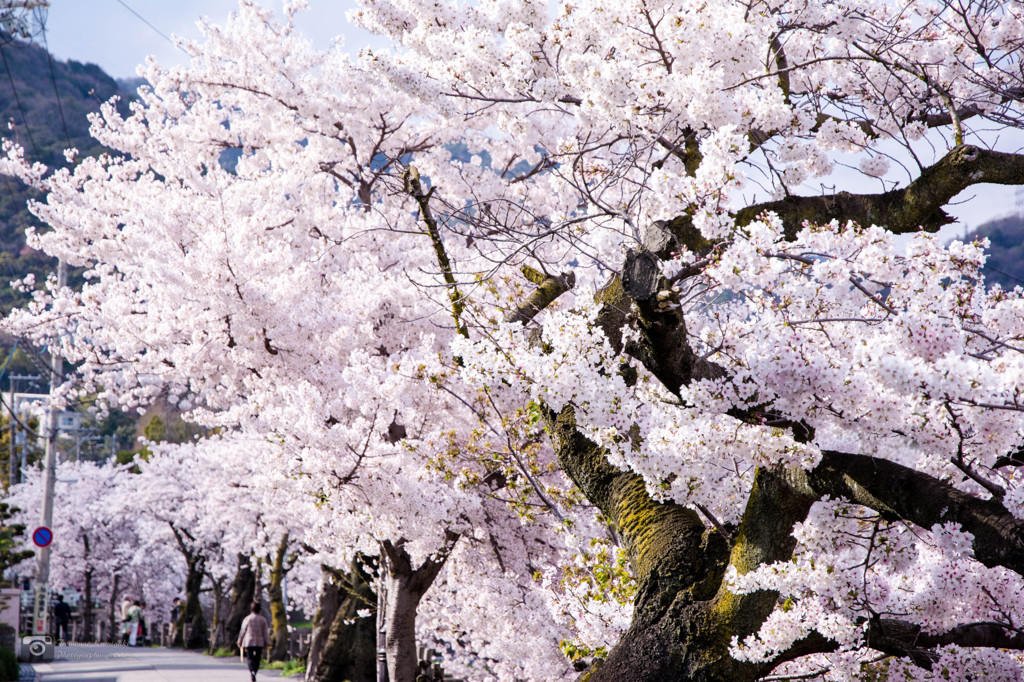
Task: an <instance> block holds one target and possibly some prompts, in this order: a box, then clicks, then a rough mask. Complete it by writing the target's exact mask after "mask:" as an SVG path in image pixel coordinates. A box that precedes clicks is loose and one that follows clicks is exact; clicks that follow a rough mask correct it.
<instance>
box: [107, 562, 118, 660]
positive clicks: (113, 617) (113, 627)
mask: <svg viewBox="0 0 1024 682" xmlns="http://www.w3.org/2000/svg"><path fill="white" fill-rule="evenodd" d="M120 595H121V574H120V573H115V574H114V584H113V586H112V587H111V588H110V611H109V612H108V615H109V618H110V631H109V632H108V633H107V640H108V641H110V642H111V643H114V642H116V641H117V636H118V635H117V632H118V630H117V598H118V597H119V596H120Z"/></svg>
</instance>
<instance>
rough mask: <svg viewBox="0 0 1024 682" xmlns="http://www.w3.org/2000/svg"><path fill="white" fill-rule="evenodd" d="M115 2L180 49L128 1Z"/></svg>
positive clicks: (118, 0)
mask: <svg viewBox="0 0 1024 682" xmlns="http://www.w3.org/2000/svg"><path fill="white" fill-rule="evenodd" d="M117 2H118V4H120V5H121V6H122V7H124V8H125V9H126V10H128V11H129V12H131V13H132V14H134V15H135V16H136V17H138V19H139V21H141V22H142V23H144V24H145V25H146V26H149V27H150V28H151V29H153V30H154V31H156V33H157V34H158V35H159V36H160V37H161V38H163V39H164V40H166V41H167V42H169V43H170V44H171V45H174V46H175V47H176V48H178V49H179V50H181V46H180V45H178V44H177V43H176V42H174V41H173V40H171V38H170V36H168V35H167V34H166V33H164V32H163V31H161V30H160V29H158V28H157V27H156V26H154V25H153V24H151V23H150V22H149V21H147V20H146V17H144V16H142V15H141V14H139V13H138V12H136V11H135V10H134V9H132V7H131V6H130V5H129V4H128V3H126V2H125V1H124V0H117ZM181 51H182V52H185V51H184V50H181ZM186 54H188V53H186Z"/></svg>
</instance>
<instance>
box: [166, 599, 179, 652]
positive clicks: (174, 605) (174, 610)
mask: <svg viewBox="0 0 1024 682" xmlns="http://www.w3.org/2000/svg"><path fill="white" fill-rule="evenodd" d="M179 616H181V599H180V598H178V597H175V598H174V601H173V602H171V632H170V640H171V641H170V644H168V646H173V645H174V638H175V637H177V635H178V617H179Z"/></svg>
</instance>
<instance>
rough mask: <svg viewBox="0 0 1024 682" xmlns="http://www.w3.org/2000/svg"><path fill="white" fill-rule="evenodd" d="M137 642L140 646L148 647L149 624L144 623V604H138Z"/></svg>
mask: <svg viewBox="0 0 1024 682" xmlns="http://www.w3.org/2000/svg"><path fill="white" fill-rule="evenodd" d="M139 640H140V641H141V645H142V646H149V624H148V623H146V602H142V603H141V604H139Z"/></svg>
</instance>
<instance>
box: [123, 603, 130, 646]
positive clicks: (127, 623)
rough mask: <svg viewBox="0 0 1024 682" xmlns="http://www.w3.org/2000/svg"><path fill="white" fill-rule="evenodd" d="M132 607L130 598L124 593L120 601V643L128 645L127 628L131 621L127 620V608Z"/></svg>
mask: <svg viewBox="0 0 1024 682" xmlns="http://www.w3.org/2000/svg"><path fill="white" fill-rule="evenodd" d="M131 607H132V599H131V597H129V596H128V595H125V597H124V599H123V600H122V601H121V645H122V646H128V637H129V634H128V628H129V627H130V626H131V623H130V622H129V620H128V609H130V608H131Z"/></svg>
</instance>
